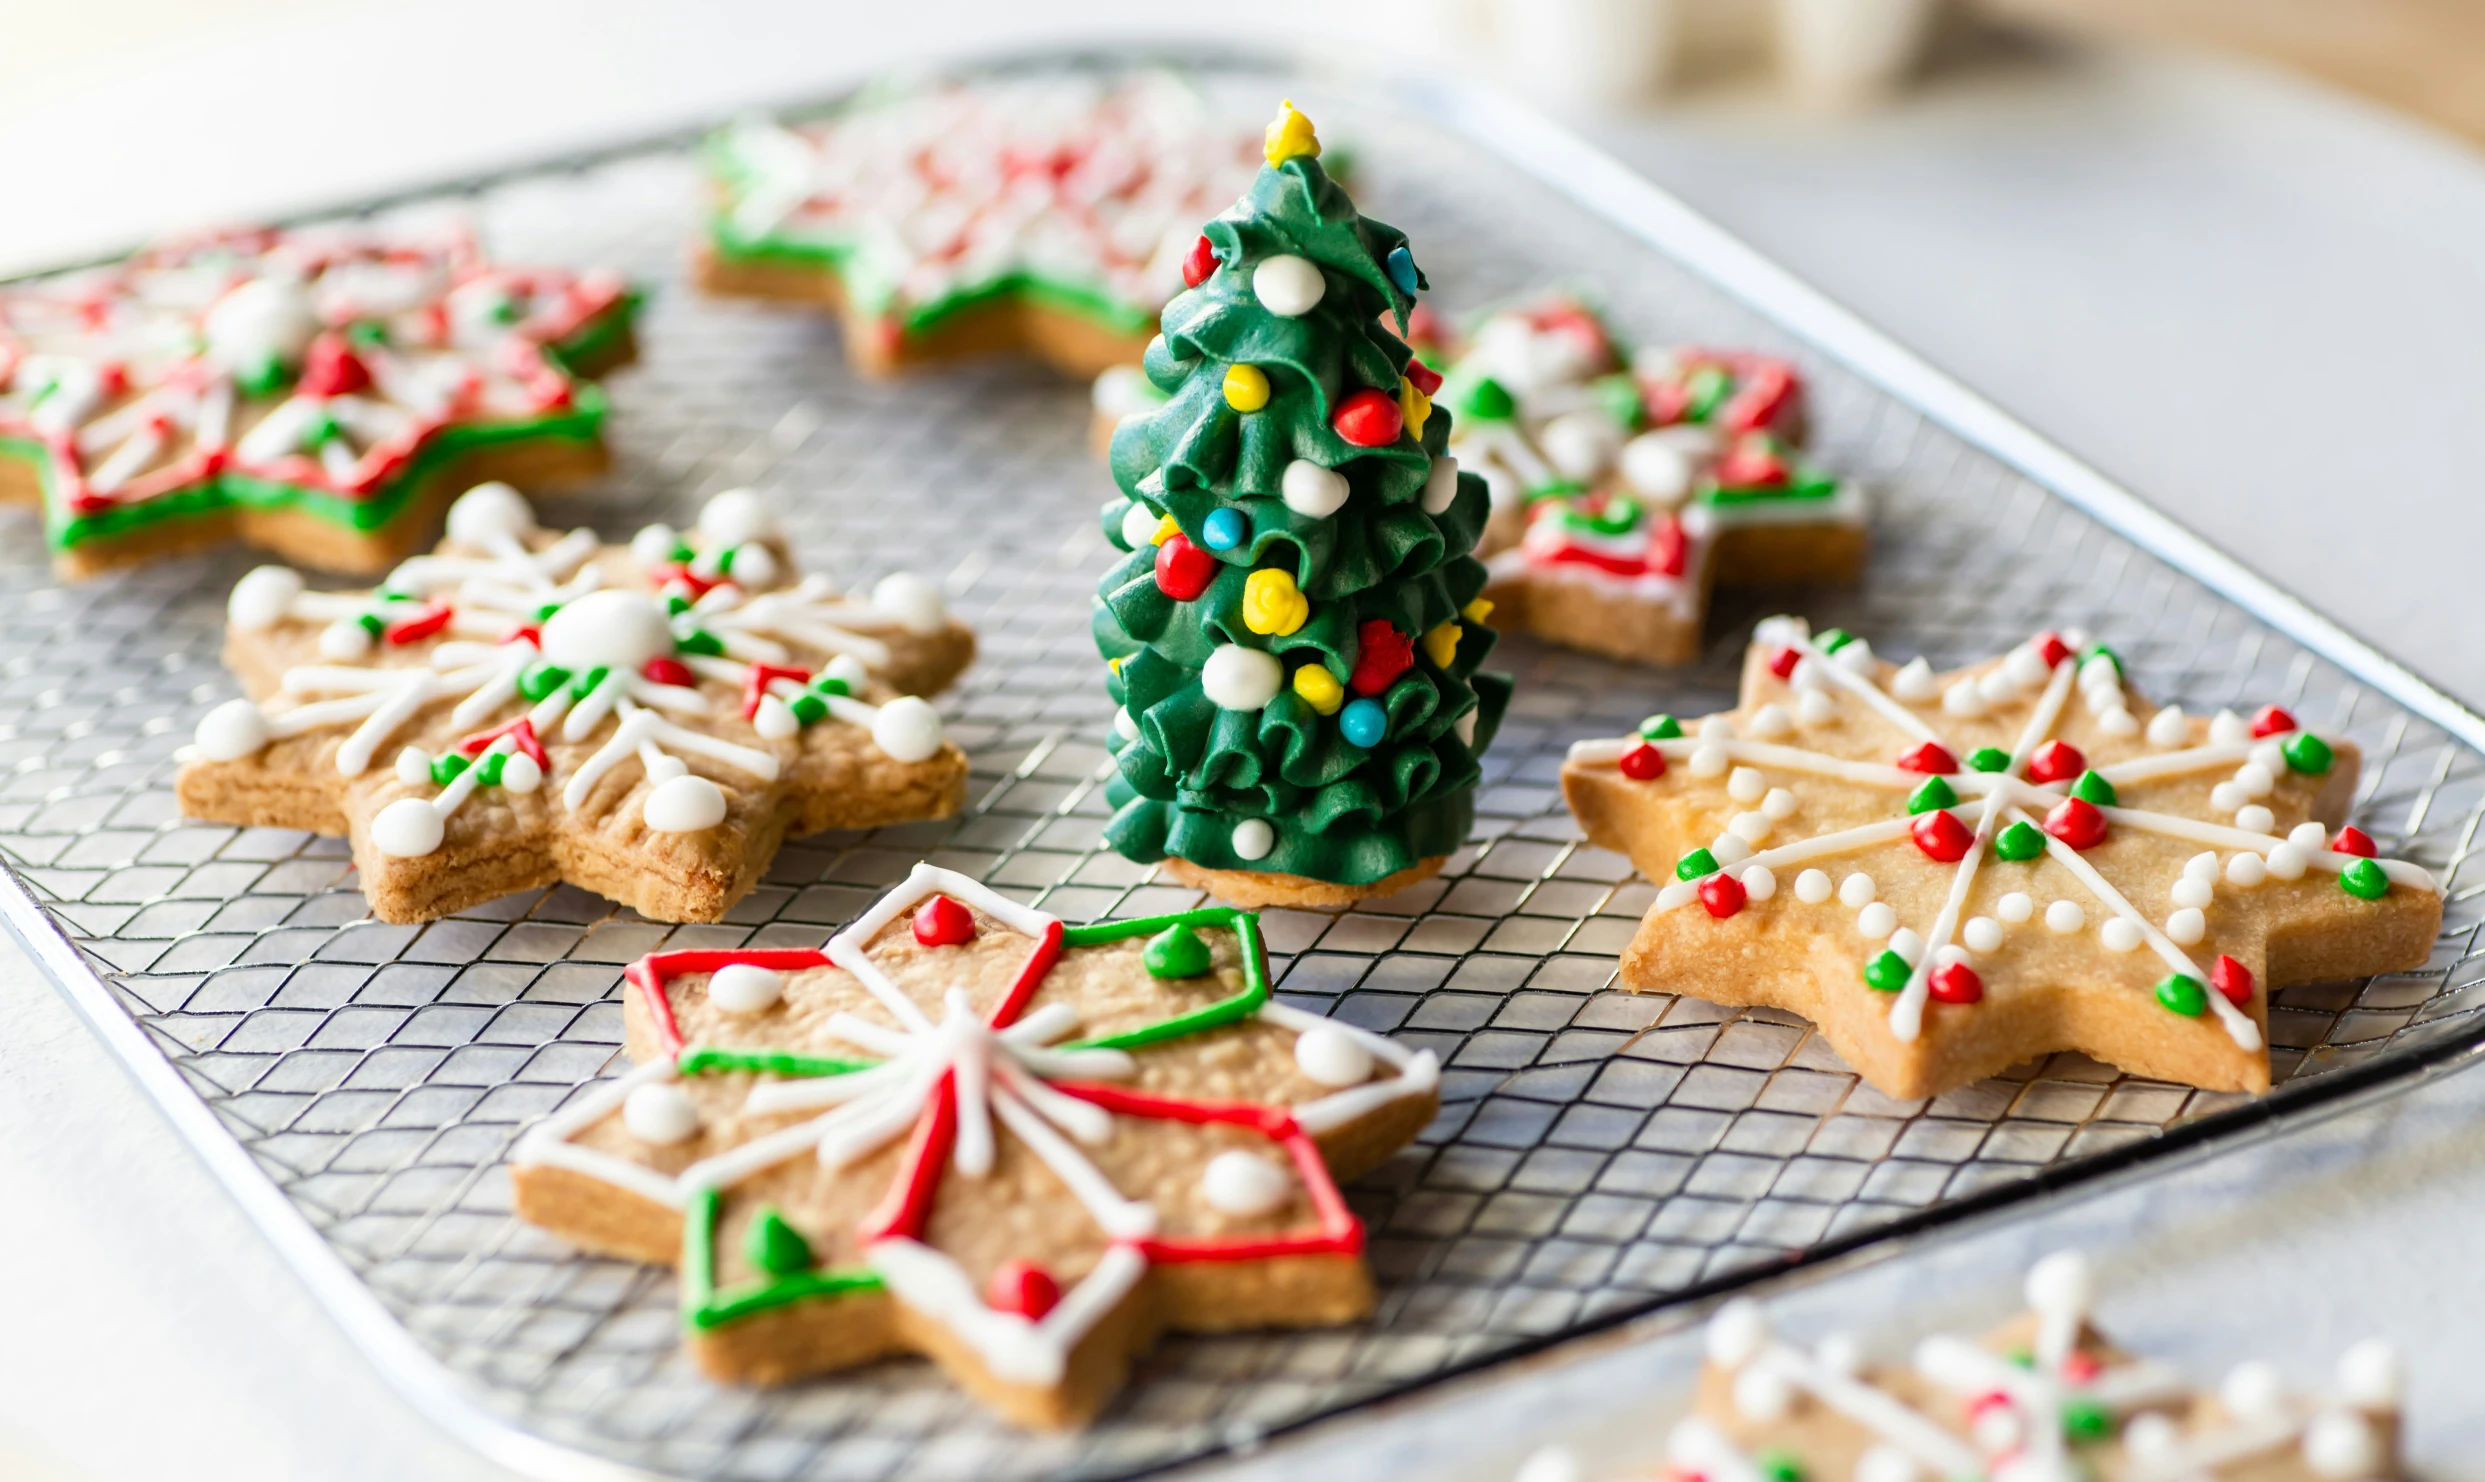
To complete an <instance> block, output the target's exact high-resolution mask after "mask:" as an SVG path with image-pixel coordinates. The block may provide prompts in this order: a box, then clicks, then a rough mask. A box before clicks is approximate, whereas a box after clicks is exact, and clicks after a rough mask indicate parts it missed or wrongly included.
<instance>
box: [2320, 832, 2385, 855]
mask: <svg viewBox="0 0 2485 1482" xmlns="http://www.w3.org/2000/svg"><path fill="white" fill-rule="evenodd" d="M2330 847H2331V848H2332V849H2335V850H2337V851H2338V852H2339V853H2341V854H2352V855H2355V856H2356V857H2357V858H2359V859H2371V858H2372V857H2373V855H2374V853H2375V851H2374V848H2373V836H2372V835H2371V834H2368V833H2366V832H2365V831H2364V830H2362V829H2360V828H2357V827H2356V826H2355V825H2354V824H2349V825H2347V827H2345V828H2343V829H2340V830H2339V831H2338V837H2337V838H2335V839H2332V840H2331V841H2330Z"/></svg>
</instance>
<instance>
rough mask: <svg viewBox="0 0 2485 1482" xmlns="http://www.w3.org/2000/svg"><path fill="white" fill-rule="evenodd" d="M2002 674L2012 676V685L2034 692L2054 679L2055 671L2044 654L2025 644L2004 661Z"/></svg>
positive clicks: (2012, 651) (2011, 652)
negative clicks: (2047, 681)
mask: <svg viewBox="0 0 2485 1482" xmlns="http://www.w3.org/2000/svg"><path fill="white" fill-rule="evenodd" d="M2002 672H2003V673H2005V674H2008V675H2009V676H2010V678H2011V683H2013V684H2015V685H2017V686H2019V687H2020V688H2021V689H2023V690H2032V689H2034V688H2036V687H2037V686H2038V685H2040V684H2043V683H2044V682H2045V681H2046V680H2047V679H2050V678H2052V677H2053V672H2054V670H2053V666H2052V665H2051V664H2048V663H2046V662H2045V656H2044V655H2043V654H2041V653H2038V652H2037V651H2036V650H2035V649H2032V648H2030V647H2028V646H2027V645H2026V644H2024V643H2023V644H2021V645H2020V646H2019V647H2017V648H2014V649H2012V650H2011V651H2010V653H2009V655H2008V656H2007V657H2005V658H2004V659H2003V660H2002Z"/></svg>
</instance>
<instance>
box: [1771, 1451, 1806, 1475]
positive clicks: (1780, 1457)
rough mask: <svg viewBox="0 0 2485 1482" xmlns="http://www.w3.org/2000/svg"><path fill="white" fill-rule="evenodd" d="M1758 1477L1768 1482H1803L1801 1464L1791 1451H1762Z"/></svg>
mask: <svg viewBox="0 0 2485 1482" xmlns="http://www.w3.org/2000/svg"><path fill="white" fill-rule="evenodd" d="M1760 1475H1762V1476H1763V1477H1766V1478H1768V1479H1769V1482H1803V1477H1804V1471H1803V1462H1802V1460H1801V1459H1800V1458H1798V1457H1797V1456H1796V1455H1795V1453H1793V1452H1791V1451H1763V1452H1762V1453H1760Z"/></svg>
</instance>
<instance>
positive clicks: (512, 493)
mask: <svg viewBox="0 0 2485 1482" xmlns="http://www.w3.org/2000/svg"><path fill="white" fill-rule="evenodd" d="M534 533H535V506H533V505H531V504H529V503H527V502H526V496H525V495H523V494H521V493H519V492H518V491H517V490H515V489H512V488H511V487H509V486H508V485H507V484H504V483H502V482H500V481H499V480H498V479H494V480H493V481H492V482H490V483H488V484H477V485H475V486H474V487H473V488H471V489H469V490H467V491H466V492H465V493H463V494H460V495H458V496H457V502H456V503H455V504H452V505H450V506H449V539H451V540H454V541H456V542H457V543H458V544H460V545H473V546H488V545H491V544H492V543H493V542H495V541H499V540H516V539H519V538H520V537H522V536H527V535H532V534H534Z"/></svg>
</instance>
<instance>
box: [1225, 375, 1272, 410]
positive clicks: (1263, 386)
mask: <svg viewBox="0 0 2485 1482" xmlns="http://www.w3.org/2000/svg"><path fill="white" fill-rule="evenodd" d="M1225 404H1226V405H1227V406H1229V407H1232V408H1233V409H1234V410H1235V411H1238V412H1256V411H1258V410H1259V409H1260V408H1262V407H1264V406H1267V405H1268V373H1267V372H1265V371H1263V370H1261V369H1260V368H1259V367H1258V366H1256V365H1229V366H1227V367H1226V368H1225Z"/></svg>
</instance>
